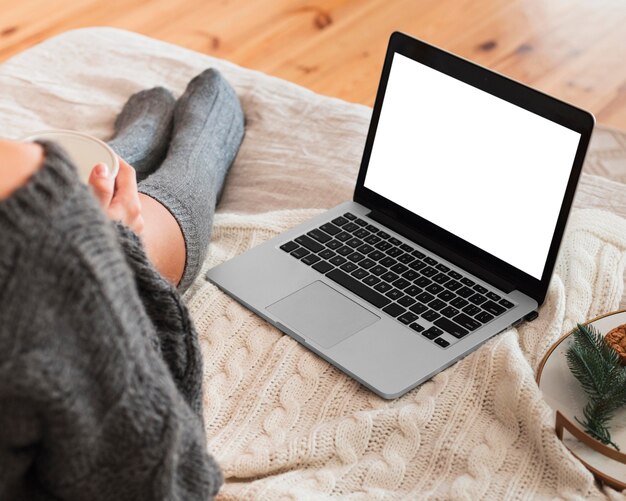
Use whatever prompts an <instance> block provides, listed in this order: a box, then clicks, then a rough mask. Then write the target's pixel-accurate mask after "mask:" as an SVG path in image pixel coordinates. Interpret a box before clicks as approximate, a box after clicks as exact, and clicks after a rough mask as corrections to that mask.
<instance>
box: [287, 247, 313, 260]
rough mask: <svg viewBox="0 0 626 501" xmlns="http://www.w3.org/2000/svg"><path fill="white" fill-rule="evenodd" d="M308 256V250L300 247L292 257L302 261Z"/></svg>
mask: <svg viewBox="0 0 626 501" xmlns="http://www.w3.org/2000/svg"><path fill="white" fill-rule="evenodd" d="M307 254H309V251H308V250H306V249H305V248H304V247H298V248H297V249H296V250H295V251H293V252H292V253H291V255H292V256H293V257H295V258H296V259H301V258H303V257H304V256H306V255H307Z"/></svg>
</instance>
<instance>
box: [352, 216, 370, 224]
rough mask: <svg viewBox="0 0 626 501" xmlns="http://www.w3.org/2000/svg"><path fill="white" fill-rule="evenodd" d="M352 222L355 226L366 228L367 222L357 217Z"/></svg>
mask: <svg viewBox="0 0 626 501" xmlns="http://www.w3.org/2000/svg"><path fill="white" fill-rule="evenodd" d="M354 222H355V223H356V224H358V225H359V226H367V224H368V223H367V221H366V220H365V219H361V218H360V217H357V218H356V219H355V220H354Z"/></svg>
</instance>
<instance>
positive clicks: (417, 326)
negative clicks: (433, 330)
mask: <svg viewBox="0 0 626 501" xmlns="http://www.w3.org/2000/svg"><path fill="white" fill-rule="evenodd" d="M409 327H410V328H411V329H413V330H414V331H417V332H422V331H423V330H424V327H422V326H421V325H420V324H418V323H417V322H414V323H412V324H411V325H409Z"/></svg>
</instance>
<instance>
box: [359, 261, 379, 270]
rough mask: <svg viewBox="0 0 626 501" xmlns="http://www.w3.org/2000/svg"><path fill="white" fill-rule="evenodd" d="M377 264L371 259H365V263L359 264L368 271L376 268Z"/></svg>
mask: <svg viewBox="0 0 626 501" xmlns="http://www.w3.org/2000/svg"><path fill="white" fill-rule="evenodd" d="M375 264H376V263H375V262H374V261H372V260H371V259H367V258H366V259H364V260H363V261H361V262H360V263H359V266H360V267H361V268H365V269H366V270H368V269H370V268H371V267H372V266H374V265H375Z"/></svg>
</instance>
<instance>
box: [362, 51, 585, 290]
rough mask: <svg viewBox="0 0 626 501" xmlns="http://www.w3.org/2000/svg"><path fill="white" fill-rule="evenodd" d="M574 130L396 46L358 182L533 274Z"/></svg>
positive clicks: (566, 172)
mask: <svg viewBox="0 0 626 501" xmlns="http://www.w3.org/2000/svg"><path fill="white" fill-rule="evenodd" d="M580 139H581V134H580V133H578V132H576V131H573V130H571V129H568V128H567V127H564V126H562V125H559V124H557V123H555V122H552V121H551V120H548V119H546V118H543V117H541V116H539V115H536V114H534V113H532V112H530V111H528V110H525V109H523V108H520V107H518V106H516V105H514V104H512V103H509V102H507V101H505V100H503V99H500V98H498V97H495V96H493V95H491V94H489V93H487V92H484V91H482V90H480V89H477V88H475V87H473V86H471V85H468V84H466V83H464V82H461V81H459V80H457V79H455V78H452V77H450V76H448V75H445V74H444V73H440V72H439V71H436V70H434V69H432V68H430V67H429V66H426V65H423V64H421V63H418V62H416V61H414V60H412V59H410V58H407V57H406V56H403V55H401V54H399V53H395V54H394V57H393V63H392V66H391V70H390V73H389V79H388V82H387V88H386V91H385V97H384V102H383V105H382V108H381V112H380V117H379V121H378V127H377V129H376V136H375V139H374V143H373V145H372V151H371V156H370V160H369V164H368V169H367V174H366V177H365V180H364V186H365V187H366V188H369V189H370V190H372V191H374V192H376V193H378V194H379V195H381V196H383V197H385V198H387V199H388V200H391V201H392V202H394V203H396V204H398V205H400V206H402V207H404V208H405V209H407V210H409V211H411V212H412V213H414V214H416V215H418V216H420V217H422V218H424V219H426V220H428V221H430V222H431V223H433V224H435V225H437V226H439V227H441V228H443V229H445V230H447V231H449V232H451V233H453V234H455V235H456V236H458V237H459V238H462V239H464V240H466V241H467V242H469V243H471V244H473V245H475V246H477V247H479V248H480V249H482V250H484V251H485V252H488V253H490V254H492V255H494V256H496V257H497V258H499V259H501V260H503V261H505V262H507V263H508V264H510V265H511V266H514V267H515V268H518V269H519V270H521V271H523V272H525V273H527V274H529V275H531V276H532V277H534V278H537V279H541V275H542V272H543V269H544V267H545V264H546V259H547V256H548V251H549V247H550V243H551V241H552V237H553V234H554V230H555V226H556V223H557V218H558V215H559V211H560V209H561V205H562V203H563V197H564V195H565V189H566V186H567V182H568V179H569V176H570V173H571V169H572V165H573V163H574V157H575V155H576V150H577V148H578V144H579V141H580Z"/></svg>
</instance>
